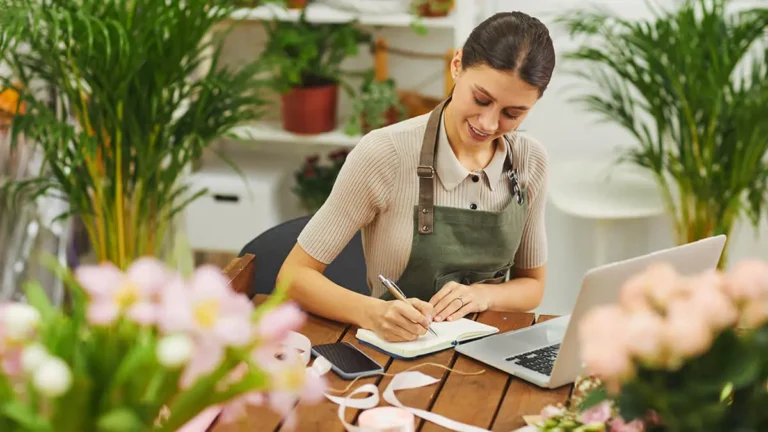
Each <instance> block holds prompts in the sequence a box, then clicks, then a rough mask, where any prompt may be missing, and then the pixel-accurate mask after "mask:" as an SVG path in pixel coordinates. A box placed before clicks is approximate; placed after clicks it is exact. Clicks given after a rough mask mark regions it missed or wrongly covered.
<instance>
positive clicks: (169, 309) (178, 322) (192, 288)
mask: <svg viewBox="0 0 768 432" xmlns="http://www.w3.org/2000/svg"><path fill="white" fill-rule="evenodd" d="M252 312H253V305H252V304H251V302H250V301H249V300H248V298H247V297H246V296H245V295H242V294H239V293H237V292H235V291H233V290H232V289H231V288H230V286H229V282H228V281H227V279H226V278H224V276H223V275H222V274H221V271H220V270H219V269H217V268H216V267H213V266H203V267H200V268H198V269H197V270H196V271H195V273H194V275H193V276H192V279H191V281H190V282H189V284H188V285H187V284H185V283H184V281H182V280H181V279H179V278H177V279H175V280H174V281H173V282H171V283H170V284H169V285H168V286H167V287H165V289H164V290H163V292H162V299H161V309H160V319H159V326H160V328H161V329H162V330H163V332H165V333H174V332H183V333H187V334H190V335H191V336H192V338H193V339H194V341H195V344H196V347H195V354H194V355H193V356H192V358H191V360H190V362H189V364H188V365H187V368H186V369H185V371H184V374H183V375H182V386H184V387H186V386H189V385H191V384H192V383H194V381H195V380H196V379H197V378H198V377H200V376H201V375H205V374H207V373H210V372H212V371H213V370H214V369H215V368H216V367H218V365H219V364H220V363H221V361H222V359H223V357H224V350H225V348H226V347H227V346H236V347H240V346H244V345H246V344H247V343H248V342H250V340H251V315H252Z"/></svg>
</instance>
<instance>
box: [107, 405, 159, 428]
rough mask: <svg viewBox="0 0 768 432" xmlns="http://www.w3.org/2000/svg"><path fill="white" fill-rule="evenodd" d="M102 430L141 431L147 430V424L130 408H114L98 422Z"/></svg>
mask: <svg viewBox="0 0 768 432" xmlns="http://www.w3.org/2000/svg"><path fill="white" fill-rule="evenodd" d="M97 426H98V427H99V430H100V431H104V432H141V431H145V430H147V426H146V425H145V424H143V423H142V421H141V419H140V418H139V417H138V416H137V415H136V414H135V413H134V412H133V411H131V410H130V409H128V408H118V409H115V410H112V411H110V412H108V413H106V414H104V415H102V416H101V417H99V421H98V422H97Z"/></svg>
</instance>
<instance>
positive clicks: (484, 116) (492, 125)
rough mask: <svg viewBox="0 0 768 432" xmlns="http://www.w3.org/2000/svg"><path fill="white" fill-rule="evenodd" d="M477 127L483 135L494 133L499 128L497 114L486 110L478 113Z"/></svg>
mask: <svg viewBox="0 0 768 432" xmlns="http://www.w3.org/2000/svg"><path fill="white" fill-rule="evenodd" d="M479 123H480V124H479V125H478V126H480V127H481V128H483V132H485V133H494V132H496V130H497V129H498V128H499V114H498V113H496V110H493V109H487V110H483V112H482V113H480V118H479Z"/></svg>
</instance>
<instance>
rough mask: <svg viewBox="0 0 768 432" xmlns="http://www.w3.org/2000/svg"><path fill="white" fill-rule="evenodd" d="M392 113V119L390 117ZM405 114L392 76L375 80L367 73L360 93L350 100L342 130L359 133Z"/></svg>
mask: <svg viewBox="0 0 768 432" xmlns="http://www.w3.org/2000/svg"><path fill="white" fill-rule="evenodd" d="M393 114H394V117H395V118H394V119H392V118H391V117H393ZM406 115H407V109H406V107H405V106H404V105H403V104H402V103H401V102H400V97H399V96H398V94H397V87H396V85H395V81H394V80H393V79H392V78H389V79H387V80H385V81H376V80H374V79H373V74H369V75H368V76H367V77H366V79H365V80H364V81H363V85H362V86H361V88H360V94H359V95H358V96H357V97H356V98H355V100H354V101H353V102H352V113H351V114H350V116H349V118H348V119H347V124H346V126H345V128H344V132H345V133H346V134H347V135H351V136H354V135H360V134H362V133H366V132H368V131H370V130H372V129H377V128H380V127H382V126H385V125H386V124H387V123H388V122H389V121H390V120H397V121H399V120H402V119H404V118H405V117H406Z"/></svg>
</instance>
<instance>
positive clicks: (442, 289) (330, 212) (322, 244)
mask: <svg viewBox="0 0 768 432" xmlns="http://www.w3.org/2000/svg"><path fill="white" fill-rule="evenodd" d="M554 65H555V51H554V47H553V44H552V40H551V38H550V36H549V32H548V30H547V28H546V27H545V26H544V25H543V24H542V23H541V22H540V21H538V20H537V19H535V18H532V17H530V16H528V15H526V14H523V13H520V12H510V13H499V14H496V15H494V16H492V17H490V18H488V19H487V20H485V21H484V22H483V23H481V24H480V25H479V26H478V27H477V28H475V29H474V30H473V31H472V33H471V34H470V36H469V38H468V39H467V41H466V43H465V45H464V47H463V48H462V49H460V50H458V51H457V52H456V54H455V56H454V58H453V60H452V62H451V69H452V73H453V78H454V89H453V92H452V96H451V97H450V98H449V99H448V100H446V101H444V102H443V103H441V104H440V105H439V106H438V107H437V108H435V109H434V110H433V111H432V113H430V114H426V115H423V116H419V117H415V118H411V119H408V120H405V121H403V122H400V123H398V124H395V125H392V126H388V127H385V128H382V129H378V130H374V131H372V132H370V133H369V134H367V135H366V136H364V137H363V138H362V139H361V140H360V142H359V144H358V145H357V146H356V147H355V148H354V150H352V152H351V153H350V155H349V156H348V158H347V160H346V162H345V164H344V166H343V168H342V170H341V172H340V173H339V176H338V179H337V180H336V183H335V185H334V188H333V191H332V192H331V195H330V196H329V198H328V200H327V201H326V202H325V204H324V205H323V207H322V208H321V209H320V210H319V211H318V212H317V213H316V214H315V216H314V217H313V218H312V220H311V221H310V222H309V223H308V224H307V226H306V227H305V229H304V230H303V232H302V233H301V235H300V236H299V238H298V241H297V244H296V246H295V247H294V248H293V250H292V251H291V253H290V254H289V256H288V257H287V258H286V261H285V263H284V264H283V267H282V269H281V271H280V275H279V276H278V279H284V278H285V279H290V284H291V289H290V296H291V297H292V298H293V299H294V300H295V301H296V302H297V303H299V304H300V305H301V306H302V307H303V308H304V309H306V310H308V311H310V312H312V313H314V314H317V315H320V316H324V317H327V318H329V319H332V320H336V321H341V322H347V323H351V324H354V325H357V326H359V327H363V328H367V329H371V330H373V331H375V332H376V333H377V334H378V335H379V336H381V337H382V338H384V339H386V340H389V341H406V340H413V339H415V338H416V337H418V336H419V335H423V334H425V331H426V330H425V329H426V327H427V326H428V325H429V323H430V322H432V321H433V320H434V321H438V322H439V321H442V320H449V321H450V320H455V319H458V318H460V317H462V316H464V315H466V314H468V313H472V312H482V311H485V310H498V311H525V310H530V309H533V308H535V307H537V306H538V305H539V303H540V302H541V299H542V296H543V291H544V276H545V263H546V233H545V231H544V206H545V203H546V176H547V173H546V169H547V154H546V151H545V150H544V148H543V147H542V146H541V144H539V143H538V142H537V141H535V140H533V139H532V138H530V137H527V136H524V135H522V134H518V133H517V132H516V129H517V127H518V126H519V125H520V123H521V122H522V121H523V119H525V117H526V116H527V115H528V113H529V112H530V110H531V109H532V108H533V106H534V105H535V104H536V102H537V101H538V100H539V98H540V97H541V96H542V94H543V93H544V91H545V89H546V87H547V85H548V84H549V81H550V78H551V75H552V70H553V68H554ZM358 230H362V238H363V245H364V250H365V259H366V265H367V271H368V275H367V279H368V286H369V288H370V289H371V295H370V296H365V295H361V294H358V293H355V292H353V291H350V290H347V289H345V288H342V287H340V286H338V285H336V284H334V283H333V282H331V281H330V280H328V279H327V278H326V277H325V276H323V271H324V270H325V268H326V266H327V264H328V263H330V262H332V261H333V259H334V258H335V257H336V256H337V254H338V253H339V252H340V251H341V250H342V249H343V248H344V247H345V245H346V244H347V242H348V241H349V240H350V239H351V238H352V237H353V235H354V234H355V233H356V232H357V231H358ZM380 274H381V275H383V276H385V277H387V278H389V279H390V280H393V281H396V283H397V284H398V285H399V286H400V288H401V289H402V290H403V292H404V293H405V294H406V297H408V299H409V302H410V303H411V304H412V305H413V306H415V308H412V307H410V306H409V305H407V304H405V303H404V302H401V301H396V300H394V301H393V300H392V298H393V297H392V296H391V295H389V293H388V291H387V290H386V288H385V287H383V286H382V285H381V283H380V282H379V279H378V275H380Z"/></svg>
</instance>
